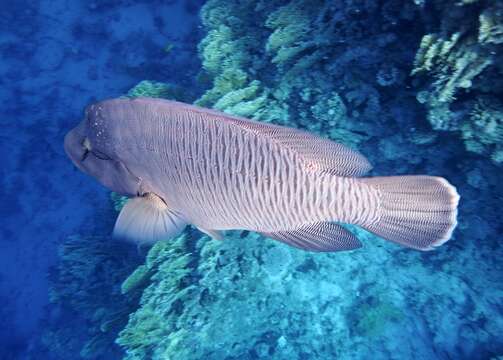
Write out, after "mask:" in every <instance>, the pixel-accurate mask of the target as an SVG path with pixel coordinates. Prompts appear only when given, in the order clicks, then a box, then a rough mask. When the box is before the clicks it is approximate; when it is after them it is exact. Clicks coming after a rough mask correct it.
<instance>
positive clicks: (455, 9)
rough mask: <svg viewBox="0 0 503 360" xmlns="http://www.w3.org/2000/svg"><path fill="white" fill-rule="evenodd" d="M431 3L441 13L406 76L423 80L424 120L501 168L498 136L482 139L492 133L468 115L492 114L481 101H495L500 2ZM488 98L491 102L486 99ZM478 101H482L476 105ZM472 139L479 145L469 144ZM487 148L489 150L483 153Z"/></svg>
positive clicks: (502, 31) (501, 40)
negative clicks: (436, 28) (455, 134)
mask: <svg viewBox="0 0 503 360" xmlns="http://www.w3.org/2000/svg"><path fill="white" fill-rule="evenodd" d="M434 4H435V7H436V8H437V10H438V11H439V12H440V13H441V14H442V20H441V24H440V26H441V29H440V30H439V31H438V32H436V33H432V34H428V35H425V36H424V37H423V39H422V41H421V44H420V47H419V50H418V52H417V54H416V60H415V64H414V65H415V67H414V69H413V71H412V74H413V75H418V74H426V75H428V76H429V77H428V80H427V82H426V84H427V85H426V91H423V92H421V99H420V100H421V102H422V103H424V104H425V105H426V107H427V110H428V116H427V118H428V120H429V122H430V123H431V124H432V126H433V128H434V129H437V130H451V131H460V133H461V134H462V138H463V139H464V141H465V144H466V148H467V150H469V151H472V152H475V153H479V154H491V159H493V160H494V162H495V163H501V161H500V160H499V159H500V157H501V156H500V154H501V152H500V150H499V149H500V148H501V146H502V145H501V143H502V140H501V139H500V136H499V135H498V131H497V130H494V131H495V134H494V135H488V131H492V130H489V128H488V127H486V126H485V125H487V124H486V123H485V122H484V121H482V122H484V126H480V125H478V124H480V123H481V120H480V116H479V115H477V116H473V114H485V115H484V118H485V119H487V117H492V116H491V115H488V114H490V113H493V112H492V110H491V106H493V105H491V104H490V103H489V102H488V100H487V99H489V98H492V99H496V98H498V97H501V93H502V87H503V84H502V82H501V80H500V78H501V74H502V73H503V66H502V65H501V57H502V56H503V3H501V2H491V1H464V2H462V3H461V4H459V3H458V4H457V5H455V4H454V3H453V1H446V2H435V3H434ZM489 79H491V80H489ZM488 84H491V85H488ZM488 94H490V95H492V97H489V98H488V97H487V95H488ZM482 97H485V100H481V98H482ZM474 99H475V101H473V100H474ZM474 104H476V105H475V107H474ZM495 104H497V102H496V103H495ZM484 106H485V107H487V108H486V109H484V108H483V107H484ZM494 106H498V105H494ZM470 113H471V114H472V116H469V114H470ZM486 115H487V116H486ZM467 119H468V120H467ZM468 121H471V123H469V122H468ZM491 123H493V122H491ZM496 128H498V126H496ZM477 132H480V134H477ZM488 137H489V138H490V139H488ZM476 138H478V139H485V140H484V141H478V140H474V139H476ZM488 143H490V144H491V147H492V148H493V150H488ZM483 144H484V145H483Z"/></svg>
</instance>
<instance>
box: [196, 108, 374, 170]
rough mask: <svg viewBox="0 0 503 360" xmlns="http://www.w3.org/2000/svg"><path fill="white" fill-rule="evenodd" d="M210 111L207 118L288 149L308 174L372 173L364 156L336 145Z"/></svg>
mask: <svg viewBox="0 0 503 360" xmlns="http://www.w3.org/2000/svg"><path fill="white" fill-rule="evenodd" d="M196 109H198V108H196ZM202 110H205V109H202ZM209 111H211V112H210V114H213V115H218V116H219V117H224V118H225V120H227V121H229V122H231V123H232V124H234V125H236V126H239V127H240V128H242V129H246V130H247V131H251V132H253V133H255V134H257V135H260V136H267V137H269V138H270V139H271V140H272V141H274V142H276V143H278V144H281V145H282V146H285V147H287V148H289V149H290V150H291V151H294V152H295V153H297V154H298V155H299V157H300V158H301V159H302V160H303V161H304V162H305V165H306V168H308V169H309V170H313V171H322V172H328V173H330V174H332V175H337V176H346V177H352V176H362V175H364V174H366V173H367V172H368V171H370V170H371V169H372V165H370V163H369V161H368V160H367V158H365V156H363V155H362V154H360V153H359V152H358V151H356V150H353V149H351V148H349V147H347V146H345V145H343V144H340V143H337V142H335V141H332V140H329V139H325V138H322V137H320V136H317V135H314V134H311V133H308V132H306V131H303V130H299V129H295V128H289V127H284V126H278V125H273V124H269V123H264V122H259V121H253V120H248V119H244V118H240V117H236V116H232V115H228V114H224V113H221V112H218V111H215V110H209Z"/></svg>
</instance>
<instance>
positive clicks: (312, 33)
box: [0, 0, 503, 360]
mask: <svg viewBox="0 0 503 360" xmlns="http://www.w3.org/2000/svg"><path fill="white" fill-rule="evenodd" d="M0 3H1V5H2V13H1V14H0V51H1V54H2V56H1V57H0V84H1V86H0V98H1V100H2V101H1V106H2V116H1V119H0V121H1V125H2V127H1V132H0V139H1V142H0V154H1V159H2V166H0V171H1V176H0V181H1V186H0V192H1V199H2V201H1V205H0V225H1V226H0V236H1V238H0V264H1V266H0V301H1V304H2V306H1V307H0V359H80V358H82V359H129V360H133V359H134V360H137V359H226V360H231V359H289V360H301V359H302V360H304V359H503V261H502V259H503V246H502V240H501V234H502V233H503V220H502V215H501V213H502V210H501V206H502V199H503V184H502V176H503V2H501V1H496V0H494V1H484V0H380V1H377V0H334V1H322V0H319V1H314V0H293V1H288V0H267V1H264V0H259V1H238V0H230V1H225V0H208V1H206V2H204V1H197V0H193V1H190V0H186V1H182V0H178V1H169V0H165V1H161V0H151V1H146V0H143V1H141V0H137V1H132V0H102V1H95V2H93V1H73V0H52V1H49V0H40V1H35V0H34V1H10V2H8V1H1V2H0ZM121 95H129V96H131V97H134V96H152V97H161V98H167V99H175V100H179V101H184V102H187V103H194V104H197V105H200V106H204V107H211V108H215V109H219V110H222V111H225V112H227V113H230V114H235V115H240V116H244V117H248V118H253V119H257V120H261V121H266V122H272V123H275V124H280V125H287V126H292V127H297V128H302V129H306V130H308V131H310V132H312V133H316V134H320V135H322V136H325V137H328V138H331V139H333V140H336V141H339V142H341V143H344V144H346V145H349V146H351V147H353V148H355V149H358V150H359V151H360V152H361V153H362V154H364V155H365V156H366V157H368V159H369V160H370V162H371V163H372V164H373V165H374V169H373V170H372V173H371V175H392V174H393V175H394V174H430V175H439V176H444V177H445V178H447V179H448V180H449V181H450V182H451V183H453V184H454V185H455V186H456V187H457V189H458V192H459V194H460V195H461V200H460V208H459V214H458V221H459V225H458V228H457V229H456V231H455V232H454V235H453V238H452V239H451V240H450V241H449V242H447V243H446V244H445V245H443V246H442V247H440V248H439V249H437V250H435V251H431V252H418V251H414V250H410V249H406V248H403V247H400V246H398V245H394V244H391V243H389V242H387V241H384V240H382V239H380V238H377V237H376V236H374V235H372V234H370V233H367V232H365V231H363V230H358V229H357V230H356V231H357V232H358V237H359V238H360V239H362V240H363V242H364V247H363V248H361V249H358V250H355V251H349V252H340V253H328V254H320V253H308V252H304V251H301V250H298V249H295V248H291V247H288V246H286V245H284V244H281V243H278V242H275V241H273V240H270V239H266V238H263V237H262V236H260V235H258V234H255V233H251V232H246V231H243V232H240V231H235V232H229V233H228V234H227V236H226V239H225V241H223V242H218V241H215V240H210V239H209V238H208V237H207V236H206V235H204V234H202V233H200V232H198V231H197V230H195V229H192V228H187V230H186V231H185V232H184V233H183V234H182V235H181V236H179V237H177V238H176V239H171V240H167V241H162V242H159V243H157V244H155V245H154V246H153V247H151V248H140V249H137V248H136V247H135V246H134V245H131V244H128V243H123V242H120V241H117V240H114V239H112V238H111V236H110V234H111V230H112V227H113V224H114V221H115V218H116V216H117V211H118V210H120V208H121V206H122V205H123V204H124V202H125V201H126V199H125V198H122V197H120V196H118V195H117V194H110V192H109V191H108V190H106V189H105V188H103V187H101V186H100V185H99V184H98V183H97V182H96V181H95V180H94V179H91V178H89V177H87V176H86V175H84V174H83V173H81V172H80V171H78V170H77V169H76V168H75V167H74V166H73V165H72V164H71V162H70V160H69V159H67V157H66V155H65V154H64V151H63V137H64V135H65V133H66V132H67V131H68V130H69V129H70V128H71V127H73V126H74V125H76V124H77V122H78V121H79V120H80V119H81V118H82V116H83V109H84V107H85V106H86V105H87V104H89V103H91V102H94V101H96V100H100V99H105V98H111V97H117V96H121Z"/></svg>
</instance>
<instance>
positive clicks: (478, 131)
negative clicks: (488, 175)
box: [461, 96, 503, 164]
mask: <svg viewBox="0 0 503 360" xmlns="http://www.w3.org/2000/svg"><path fill="white" fill-rule="evenodd" d="M461 133H462V137H463V139H464V141H465V145H466V148H467V149H468V150H469V151H472V152H475V153H478V154H485V155H489V156H490V157H491V159H492V160H493V161H494V162H495V163H498V164H499V163H501V162H502V160H503V159H501V152H502V151H503V104H502V103H501V102H500V101H499V100H498V99H495V98H492V97H487V96H486V97H480V98H479V99H478V101H477V103H476V104H475V105H474V107H473V110H472V112H471V114H470V117H469V120H467V121H465V122H464V123H463V124H462V125H461Z"/></svg>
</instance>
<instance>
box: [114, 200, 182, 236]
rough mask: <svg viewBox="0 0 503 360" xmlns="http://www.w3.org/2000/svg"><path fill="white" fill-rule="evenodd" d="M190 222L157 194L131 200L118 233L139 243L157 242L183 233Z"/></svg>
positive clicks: (122, 216) (117, 227) (115, 231)
mask: <svg viewBox="0 0 503 360" xmlns="http://www.w3.org/2000/svg"><path fill="white" fill-rule="evenodd" d="M186 225H187V223H186V222H185V221H184V220H183V219H182V218H181V217H180V216H179V215H178V214H176V212H174V211H173V210H171V209H169V207H168V205H166V203H165V202H164V201H163V200H162V199H161V198H160V197H159V196H157V195H155V194H153V193H147V194H145V195H144V196H141V197H136V198H133V199H130V200H129V201H128V202H127V203H126V205H124V207H123V208H122V210H121V212H120V213H119V217H118V218H117V221H116V222H115V227H114V236H116V237H118V238H122V239H125V240H129V241H132V242H134V243H137V244H153V243H154V242H156V241H158V240H163V239H169V238H171V237H174V236H176V235H178V234H179V233H181V232H182V231H183V229H184V228H185V226H186Z"/></svg>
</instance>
